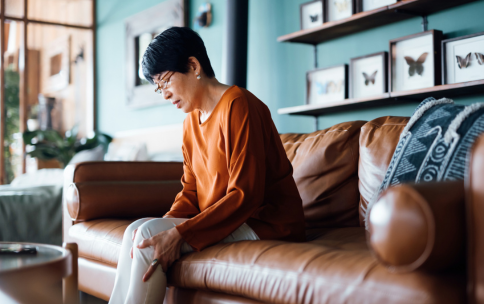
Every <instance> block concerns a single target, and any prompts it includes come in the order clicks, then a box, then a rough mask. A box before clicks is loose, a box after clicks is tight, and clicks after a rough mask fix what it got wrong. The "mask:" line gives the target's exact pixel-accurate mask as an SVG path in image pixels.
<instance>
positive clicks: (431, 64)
mask: <svg viewBox="0 0 484 304" xmlns="http://www.w3.org/2000/svg"><path fill="white" fill-rule="evenodd" d="M441 38H442V32H441V31H438V30H430V31H426V32H421V33H418V34H414V35H410V36H406V37H402V38H398V39H394V40H390V73H389V74H390V75H389V76H390V77H389V81H390V90H391V91H392V92H396V91H408V90H417V89H423V88H428V87H433V86H436V85H438V84H440V80H441V79H440V71H441V69H440V64H438V62H439V61H440V60H439V59H440V47H439V46H440V42H441Z"/></svg>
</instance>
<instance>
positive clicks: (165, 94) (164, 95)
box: [163, 90, 172, 99]
mask: <svg viewBox="0 0 484 304" xmlns="http://www.w3.org/2000/svg"><path fill="white" fill-rule="evenodd" d="M171 95H172V94H171V92H170V91H167V90H163V98H165V99H170V97H171Z"/></svg>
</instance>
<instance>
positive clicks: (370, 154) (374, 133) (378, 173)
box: [358, 116, 410, 227]
mask: <svg viewBox="0 0 484 304" xmlns="http://www.w3.org/2000/svg"><path fill="white" fill-rule="evenodd" d="M409 119H410V118H409V117H396V116H384V117H380V118H377V119H374V120H372V121H369V122H367V123H366V124H365V125H364V126H363V127H362V128H361V134H360V152H359V154H360V159H359V163H358V177H359V182H358V188H359V192H360V208H359V215H360V216H359V218H360V226H362V227H364V226H365V225H364V223H363V221H364V218H365V215H366V209H367V206H368V203H369V201H370V200H371V198H372V197H373V195H375V193H376V192H377V191H378V188H379V187H380V185H381V183H382V181H383V178H384V177H385V173H386V171H387V169H388V165H389V164H390V160H391V159H392V156H393V152H395V148H396V147H397V144H398V140H399V139H400V133H402V131H403V129H404V128H405V126H406V125H407V122H408V121H409Z"/></svg>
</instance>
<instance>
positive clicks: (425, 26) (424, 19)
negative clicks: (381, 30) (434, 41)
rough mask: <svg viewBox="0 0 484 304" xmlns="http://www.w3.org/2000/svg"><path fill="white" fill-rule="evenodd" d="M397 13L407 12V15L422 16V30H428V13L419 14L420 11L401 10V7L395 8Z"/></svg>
mask: <svg viewBox="0 0 484 304" xmlns="http://www.w3.org/2000/svg"><path fill="white" fill-rule="evenodd" d="M395 13H397V14H405V15H411V16H415V17H421V18H422V31H423V32H426V31H428V29H429V20H428V19H427V15H424V14H419V13H414V12H411V11H407V10H401V9H397V10H395Z"/></svg>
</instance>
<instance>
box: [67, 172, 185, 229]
mask: <svg viewBox="0 0 484 304" xmlns="http://www.w3.org/2000/svg"><path fill="white" fill-rule="evenodd" d="M181 190H182V184H181V182H180V181H177V180H175V181H147V182H146V181H141V182H122V181H121V182H119V181H114V182H82V183H72V184H71V185H70V186H69V188H68V189H67V193H66V196H65V201H66V204H67V210H68V211H69V215H70V217H71V219H72V220H75V221H88V220H93V219H98V218H140V217H150V216H153V217H161V216H163V215H164V214H165V213H166V212H168V211H169V210H170V207H171V205H172V204H173V201H174V200H175V197H176V195H177V194H178V193H179V192H180V191H181Z"/></svg>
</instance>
